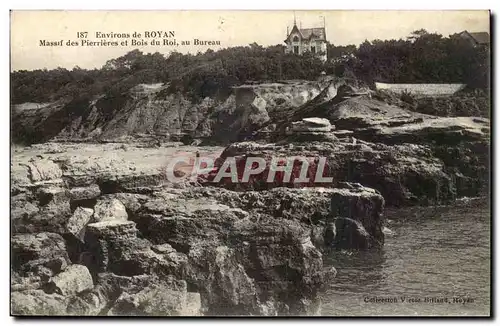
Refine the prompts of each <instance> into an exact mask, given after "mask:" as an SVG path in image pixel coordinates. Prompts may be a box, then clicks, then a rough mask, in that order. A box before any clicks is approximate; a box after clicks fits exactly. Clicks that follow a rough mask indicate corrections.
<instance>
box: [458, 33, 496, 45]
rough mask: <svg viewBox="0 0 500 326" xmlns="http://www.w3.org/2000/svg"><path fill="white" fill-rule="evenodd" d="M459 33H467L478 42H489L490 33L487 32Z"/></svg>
mask: <svg viewBox="0 0 500 326" xmlns="http://www.w3.org/2000/svg"><path fill="white" fill-rule="evenodd" d="M460 34H461V35H468V36H469V37H471V38H472V39H473V40H474V41H475V42H476V43H478V44H490V34H489V33H488V32H477V33H470V32H468V31H463V32H462V33H460Z"/></svg>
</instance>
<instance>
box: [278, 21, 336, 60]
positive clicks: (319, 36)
mask: <svg viewBox="0 0 500 326" xmlns="http://www.w3.org/2000/svg"><path fill="white" fill-rule="evenodd" d="M287 34H288V35H287V37H286V40H285V44H286V49H285V53H293V54H297V55H303V54H305V53H312V54H314V55H316V56H318V58H320V59H321V61H323V62H325V61H326V60H327V48H326V29H325V27H319V28H298V27H297V24H296V23H295V22H294V24H293V27H292V30H291V31H290V32H289V33H288V31H287Z"/></svg>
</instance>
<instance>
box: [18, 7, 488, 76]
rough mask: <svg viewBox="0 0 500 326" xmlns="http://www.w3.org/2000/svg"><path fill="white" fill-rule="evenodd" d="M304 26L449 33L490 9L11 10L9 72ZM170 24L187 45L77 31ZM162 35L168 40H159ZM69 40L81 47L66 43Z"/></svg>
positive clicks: (351, 38)
mask: <svg viewBox="0 0 500 326" xmlns="http://www.w3.org/2000/svg"><path fill="white" fill-rule="evenodd" d="M294 16H295V19H296V21H297V25H299V26H302V28H308V27H322V26H323V24H325V27H326V36H327V40H328V41H329V42H331V43H333V44H336V45H347V44H355V45H359V44H360V43H362V42H363V41H365V40H374V39H381V40H385V39H393V38H396V39H399V38H405V37H406V36H408V35H409V34H410V33H411V32H412V31H415V30H418V29H421V28H424V29H426V30H427V31H429V32H436V33H439V34H442V35H444V36H448V35H450V34H453V33H458V32H461V31H463V30H468V31H469V32H481V31H489V29H490V26H489V23H490V22H489V12H488V11H484V10H483V11H471V10H468V11H465V10H463V11H359V10H344V11H334V10H330V11H312V10H308V11H272V10H267V11H243V10H241V11H215V10H212V11H181V10H178V11H12V12H11V46H10V52H11V71H14V70H33V69H43V68H47V69H53V68H57V67H63V68H67V69H72V68H73V67H75V66H79V67H81V68H87V69H92V68H100V67H102V66H103V65H104V64H105V63H106V61H107V60H109V59H112V58H116V57H119V56H121V55H123V54H125V53H127V52H129V51H131V50H133V49H140V50H141V51H143V52H144V53H148V52H157V51H158V52H160V53H162V54H165V55H168V54H169V53H170V52H171V51H173V50H175V51H178V52H182V53H187V52H191V53H196V52H198V51H201V52H205V51H206V50H207V49H208V48H212V49H214V50H216V49H218V48H225V47H231V46H238V45H248V44H250V43H253V42H257V43H258V44H260V45H264V46H267V45H275V44H283V40H284V39H285V38H286V33H287V26H289V27H290V28H291V26H293V22H294ZM148 31H149V32H152V31H173V32H174V33H175V37H170V38H165V39H168V40H170V41H171V40H173V39H176V40H177V43H179V44H180V43H181V41H190V42H191V44H190V45H179V46H169V45H150V44H148V45H145V46H137V45H134V46H133V45H131V39H129V43H128V45H127V46H120V45H118V46H87V45H85V46H84V45H82V44H81V43H80V42H81V39H78V38H77V33H78V32H88V37H87V41H94V42H98V41H101V40H105V41H116V42H121V41H123V40H124V39H123V38H106V37H104V38H98V37H97V36H96V33H97V32H99V33H101V34H107V33H125V34H126V33H128V34H130V36H131V37H132V36H133V33H134V32H137V33H141V34H142V37H141V38H142V39H143V40H144V41H147V42H150V41H151V40H152V39H151V38H148V39H145V38H144V34H145V32H148ZM194 39H198V40H206V41H220V46H214V45H194V44H193V42H194ZM40 40H46V41H47V42H50V41H61V40H62V41H63V45H62V46H59V45H56V46H41V45H40ZM159 40H160V42H163V39H159ZM67 41H74V42H77V43H78V44H79V45H78V46H66V42H67Z"/></svg>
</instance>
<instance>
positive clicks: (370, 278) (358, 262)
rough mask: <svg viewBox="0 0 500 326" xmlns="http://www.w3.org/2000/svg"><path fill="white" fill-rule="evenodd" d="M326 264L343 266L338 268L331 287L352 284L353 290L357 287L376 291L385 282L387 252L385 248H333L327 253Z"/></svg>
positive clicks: (342, 287) (344, 287)
mask: <svg viewBox="0 0 500 326" xmlns="http://www.w3.org/2000/svg"><path fill="white" fill-rule="evenodd" d="M324 260H325V264H326V265H331V266H342V267H343V268H340V269H337V277H336V278H335V280H334V281H333V283H332V284H330V288H341V289H349V286H348V287H347V288H346V286H345V285H346V284H350V285H352V287H351V289H350V290H352V291H355V290H356V289H357V288H363V289H366V288H367V287H369V288H370V289H371V290H373V291H376V290H378V289H379V287H381V286H382V285H383V284H384V281H385V278H386V274H385V268H384V266H385V264H386V254H385V250H384V249H371V250H361V251H360V250H353V251H347V250H332V251H330V252H328V253H326V254H325V257H324Z"/></svg>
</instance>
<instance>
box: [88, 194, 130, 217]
mask: <svg viewBox="0 0 500 326" xmlns="http://www.w3.org/2000/svg"><path fill="white" fill-rule="evenodd" d="M127 219H128V213H127V209H126V208H125V206H124V205H123V204H122V202H121V201H119V200H118V199H114V198H112V199H102V200H101V199H100V200H98V201H97V204H96V205H95V206H94V217H93V220H92V221H93V222H103V221H108V220H122V221H126V220H127Z"/></svg>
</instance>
